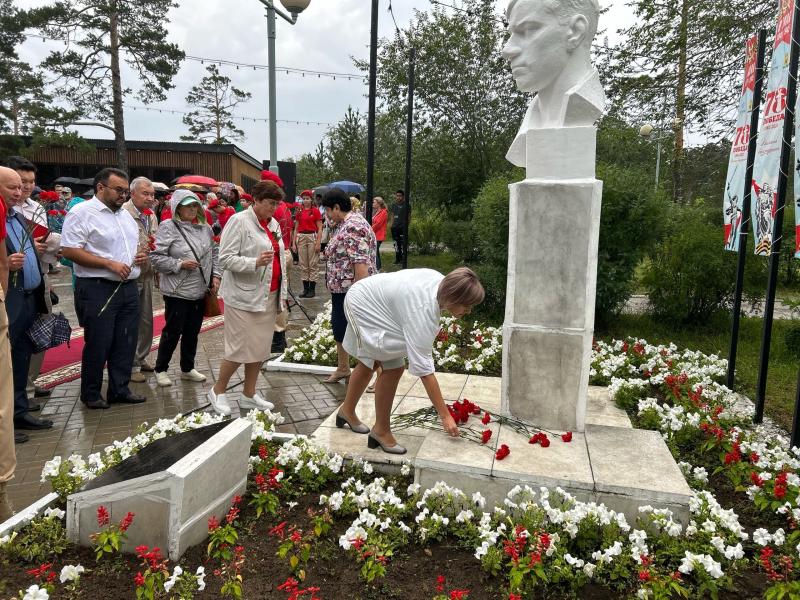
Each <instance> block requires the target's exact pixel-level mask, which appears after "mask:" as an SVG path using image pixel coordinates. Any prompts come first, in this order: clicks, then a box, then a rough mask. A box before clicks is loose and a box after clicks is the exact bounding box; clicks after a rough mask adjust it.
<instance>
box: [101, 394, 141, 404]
mask: <svg viewBox="0 0 800 600" xmlns="http://www.w3.org/2000/svg"><path fill="white" fill-rule="evenodd" d="M145 400H147V398H145V397H144V396H139V395H137V394H128V395H127V396H114V397H113V398H112V397H110V396H109V398H108V403H109V404H141V403H142V402H144V401H145Z"/></svg>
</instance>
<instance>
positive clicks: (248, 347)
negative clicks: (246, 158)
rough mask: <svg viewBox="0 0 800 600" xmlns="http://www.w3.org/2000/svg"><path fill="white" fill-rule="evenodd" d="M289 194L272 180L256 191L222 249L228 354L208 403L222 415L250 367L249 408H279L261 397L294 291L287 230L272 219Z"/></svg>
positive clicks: (245, 397) (245, 400) (243, 403)
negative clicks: (232, 384)
mask: <svg viewBox="0 0 800 600" xmlns="http://www.w3.org/2000/svg"><path fill="white" fill-rule="evenodd" d="M283 196H284V194H283V190H282V189H281V188H279V187H278V185H277V184H275V183H274V182H272V181H260V182H258V183H257V184H256V186H255V187H254V188H253V204H252V206H251V207H250V208H248V209H247V210H243V211H242V212H239V213H236V214H235V215H233V216H232V217H231V218H230V220H229V221H228V222H227V223H226V224H225V228H224V229H223V230H222V238H221V239H220V244H219V265H220V268H221V269H222V271H223V273H222V284H221V285H220V288H219V295H220V296H221V297H222V299H223V300H224V301H225V353H224V360H223V361H222V364H221V365H220V367H219V376H218V377H217V383H216V385H215V386H214V387H213V388H212V389H211V390H209V392H208V400H209V402H210V403H211V405H212V406H213V407H214V410H215V411H216V412H217V413H219V414H221V415H229V414H231V407H230V405H229V404H228V401H227V399H226V398H225V391H226V389H227V387H228V382H229V381H230V379H231V377H232V376H233V374H234V373H235V372H236V371H237V370H238V369H239V366H240V365H242V364H243V365H244V388H243V389H242V397H241V399H240V400H239V407H240V408H243V409H248V408H259V409H268V410H269V409H272V408H274V405H273V404H272V403H271V402H268V401H266V400H265V399H264V398H262V397H261V395H260V394H258V393H256V381H257V380H258V373H259V371H260V369H261V365H262V364H263V363H264V361H265V360H267V358H269V355H270V346H271V345H272V330H273V328H274V326H275V317H276V316H277V315H278V313H280V312H281V311H283V310H284V309H285V308H286V299H287V298H288V294H289V293H288V288H287V281H286V279H287V278H286V277H285V276H284V273H283V268H282V266H283V265H282V261H281V257H282V256H283V254H284V250H285V247H284V242H283V239H282V238H281V228H280V225H279V224H278V222H277V221H276V220H275V219H273V218H272V214H273V213H274V212H275V208H276V207H277V206H278V204H279V203H280V201H281V200H283Z"/></svg>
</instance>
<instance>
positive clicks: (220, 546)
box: [207, 496, 242, 562]
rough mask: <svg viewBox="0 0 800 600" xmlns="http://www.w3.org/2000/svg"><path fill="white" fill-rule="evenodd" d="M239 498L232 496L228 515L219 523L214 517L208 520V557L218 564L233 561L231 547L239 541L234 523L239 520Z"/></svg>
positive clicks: (240, 499)
mask: <svg viewBox="0 0 800 600" xmlns="http://www.w3.org/2000/svg"><path fill="white" fill-rule="evenodd" d="M241 503H242V497H241V496H234V497H233V499H232V500H231V507H230V509H228V514H226V515H225V518H224V519H223V520H222V521H221V522H220V521H219V519H217V518H216V517H215V516H213V515H212V516H211V517H209V519H208V548H207V553H208V557H209V558H212V559H215V560H218V561H220V562H227V561H230V560H233V558H234V552H233V547H234V545H235V544H236V543H237V542H238V541H239V534H238V533H237V531H236V527H235V524H236V521H237V520H238V518H239V505H240V504H241Z"/></svg>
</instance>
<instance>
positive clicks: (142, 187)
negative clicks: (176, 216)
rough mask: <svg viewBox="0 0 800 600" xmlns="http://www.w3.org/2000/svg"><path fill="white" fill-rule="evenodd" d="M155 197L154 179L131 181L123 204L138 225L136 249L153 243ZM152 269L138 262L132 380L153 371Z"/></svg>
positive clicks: (148, 261)
mask: <svg viewBox="0 0 800 600" xmlns="http://www.w3.org/2000/svg"><path fill="white" fill-rule="evenodd" d="M155 200H156V190H155V188H154V187H153V182H152V181H150V180H149V179H147V177H137V178H136V179H134V180H133V181H131V199H130V200H128V201H127V202H126V203H125V204H123V205H122V208H123V209H124V210H127V211H128V213H129V214H130V215H131V216H132V217H133V220H134V221H136V226H137V227H138V228H139V252H145V253H149V252H150V247H151V244H153V243H154V239H155V235H156V229H158V219H156V215H155V214H154V213H153V210H152V209H153V203H154V202H155ZM154 281H155V271H154V270H153V266H152V265H151V264H150V259H149V258H148V259H146V260H145V262H143V263H142V264H141V273H140V274H139V281H138V283H137V285H138V286H139V340H138V341H137V343H136V354H134V356H133V368H134V372H133V373H131V381H135V382H138V383H142V382H144V381H146V378H145V373H146V372H152V371H153V365H152V364H150V363H149V362H147V356H148V355H149V354H150V348H151V347H152V346H153V282H154Z"/></svg>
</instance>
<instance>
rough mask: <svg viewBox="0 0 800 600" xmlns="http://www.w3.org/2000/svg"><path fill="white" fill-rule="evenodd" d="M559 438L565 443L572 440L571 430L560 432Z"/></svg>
mask: <svg viewBox="0 0 800 600" xmlns="http://www.w3.org/2000/svg"><path fill="white" fill-rule="evenodd" d="M561 439H562V440H563V441H564V442H566V443H569V442H571V441H572V432H571V431H567V432H566V433H562V434H561Z"/></svg>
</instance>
